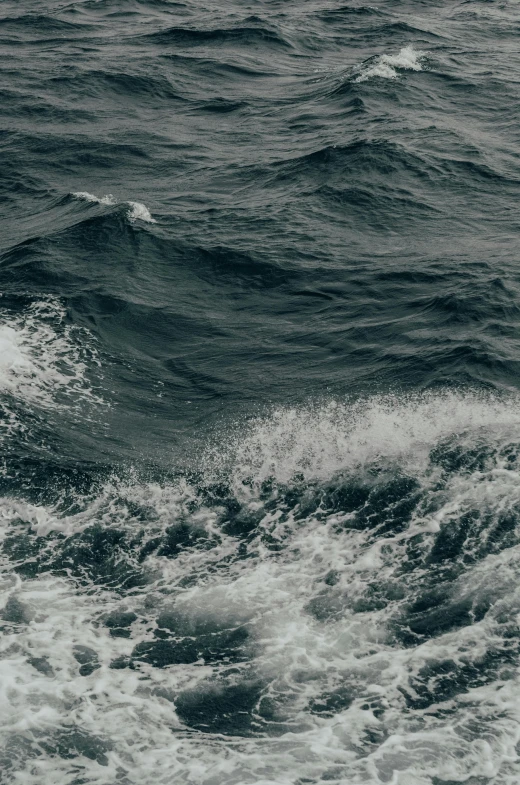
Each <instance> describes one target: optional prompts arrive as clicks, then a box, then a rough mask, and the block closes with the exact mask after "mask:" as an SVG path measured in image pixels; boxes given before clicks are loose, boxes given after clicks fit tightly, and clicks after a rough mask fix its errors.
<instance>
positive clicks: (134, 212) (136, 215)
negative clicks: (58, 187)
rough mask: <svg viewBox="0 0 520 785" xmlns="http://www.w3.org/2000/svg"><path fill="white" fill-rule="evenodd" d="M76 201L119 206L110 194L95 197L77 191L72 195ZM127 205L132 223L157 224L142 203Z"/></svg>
mask: <svg viewBox="0 0 520 785" xmlns="http://www.w3.org/2000/svg"><path fill="white" fill-rule="evenodd" d="M72 196H74V197H75V198H76V199H82V200H83V201H85V202H95V203H97V204H106V205H116V204H119V201H118V200H117V199H115V198H114V197H113V196H112V194H106V195H105V196H101V197H99V196H95V195H94V194H91V193H88V191H77V192H75V193H73V194H72ZM126 204H127V205H128V207H129V209H128V218H129V220H130V221H132V223H133V222H134V221H144V222H145V223H151V224H154V223H157V221H156V220H155V218H152V216H151V214H150V211H149V210H148V208H147V207H146V205H144V204H142V202H130V201H128V202H126Z"/></svg>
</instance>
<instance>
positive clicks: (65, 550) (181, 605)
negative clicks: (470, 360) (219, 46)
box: [0, 393, 520, 785]
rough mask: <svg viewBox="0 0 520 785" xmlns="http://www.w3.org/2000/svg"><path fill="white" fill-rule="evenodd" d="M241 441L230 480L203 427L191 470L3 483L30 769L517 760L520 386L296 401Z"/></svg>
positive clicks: (20, 708)
mask: <svg viewBox="0 0 520 785" xmlns="http://www.w3.org/2000/svg"><path fill="white" fill-rule="evenodd" d="M223 441H224V442H225V446H224V448H223V451H224V453H225V454H226V459H227V461H228V466H229V468H228V473H227V480H225V477H224V475H223V473H222V472H217V471H215V470H213V468H212V460H213V454H212V451H211V450H209V451H208V456H207V457H206V466H207V469H206V474H205V476H200V477H199V478H198V479H195V478H193V477H192V478H191V479H190V478H184V479H179V480H176V481H172V482H170V483H164V482H162V483H150V482H142V481H141V480H140V479H139V477H138V476H134V477H129V478H127V479H126V480H123V479H121V480H118V479H117V478H112V480H111V481H110V482H107V484H106V485H105V487H104V488H103V489H102V491H101V492H99V491H97V490H96V491H93V494H92V495H91V496H86V497H80V496H79V495H77V496H76V498H72V500H71V501H70V503H69V504H70V506H69V508H67V506H66V503H65V502H63V503H60V504H57V505H56V506H54V507H51V506H49V505H39V504H36V503H34V502H30V501H28V500H27V499H24V498H23V494H21V493H20V494H19V498H13V494H12V493H11V494H10V496H9V498H7V497H6V498H4V499H3V500H2V501H1V503H0V535H1V538H2V546H1V559H2V567H3V569H2V583H1V585H0V591H1V597H0V617H1V619H2V621H1V624H2V626H3V636H2V638H0V652H1V656H0V675H1V677H2V678H1V679H0V684H1V685H4V686H3V690H4V694H3V696H2V700H3V704H2V705H3V706H4V707H5V708H4V710H3V712H2V717H1V721H0V737H1V741H2V746H1V750H2V752H1V753H0V759H1V763H2V768H3V770H4V771H6V772H7V774H8V775H10V774H11V773H12V781H13V782H15V781H17V780H16V779H15V772H16V776H17V777H18V781H23V782H24V783H29V785H32V784H33V783H37V782H38V783H39V782H41V780H42V777H43V776H44V777H45V778H47V779H48V778H51V779H52V781H53V782H56V783H58V785H61V784H62V783H63V785H65V783H69V782H70V781H71V777H72V776H79V775H78V772H81V776H82V778H83V779H86V781H89V782H96V783H106V784H107V785H108V783H111V782H114V781H117V778H119V779H121V780H122V781H126V782H129V783H152V782H158V783H164V784H165V785H166V783H171V781H172V780H175V781H182V782H189V783H198V784H200V783H202V784H203V785H220V784H221V783H222V785H223V784H224V783H230V782H231V783H237V785H238V783H251V785H253V784H255V785H256V784H257V783H264V784H265V785H267V783H269V784H270V785H275V784H276V785H279V784H280V783H287V785H289V783H291V785H293V783H295V782H303V781H306V782H312V783H321V782H332V783H336V785H345V784H346V783H350V782H360V783H361V782H362V783H368V784H369V785H382V784H383V783H389V782H394V783H398V784H399V785H403V784H406V785H408V783H414V785H415V783H420V784H421V785H433V784H434V783H435V785H436V784H437V783H439V782H443V781H452V782H462V781H470V782H471V781H472V778H475V781H476V780H477V779H478V780H479V782H480V781H484V782H485V781H487V780H489V781H490V782H493V781H497V779H496V778H499V780H498V781H500V783H501V785H502V784H503V783H504V784H505V785H513V783H516V782H517V781H518V776H519V774H520V763H519V759H518V754H517V752H516V745H517V744H518V743H519V742H520V710H519V708H518V707H519V706H520V680H519V678H518V666H519V665H520V591H519V589H518V585H519V580H518V577H519V573H520V401H519V400H518V398H517V397H515V396H509V397H508V398H500V397H498V396H495V397H494V396H480V395H477V394H473V395H472V394H462V393H461V394H455V393H444V394H440V393H435V394H430V395H422V396H411V397H398V396H386V397H384V396H381V397H378V398H372V399H368V400H365V401H360V402H355V403H345V402H332V403H328V404H325V405H320V406H309V407H305V408H292V409H278V410H275V411H273V412H272V413H271V414H270V415H269V416H266V417H264V418H258V419H256V420H254V421H252V422H251V423H249V425H246V426H244V425H241V426H239V425H237V426H236V428H235V430H234V431H233V430H231V432H230V431H229V430H227V431H226V433H225V438H224V439H223ZM215 451H216V448H215ZM65 496H67V494H65ZM68 497H71V494H70V493H68ZM494 778H495V779H494Z"/></svg>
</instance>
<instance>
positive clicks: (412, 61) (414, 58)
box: [354, 45, 427, 82]
mask: <svg viewBox="0 0 520 785" xmlns="http://www.w3.org/2000/svg"><path fill="white" fill-rule="evenodd" d="M426 54H427V53H426V52H420V51H417V50H416V49H414V48H413V46H411V45H409V46H405V47H403V48H402V49H401V50H400V51H399V52H398V53H397V54H396V55H386V54H384V55H379V56H378V57H376V58H375V59H373V60H371V61H370V62H368V63H365V64H364V65H362V66H361V67H360V69H359V70H360V73H359V74H358V76H357V77H356V78H355V79H354V82H366V81H367V79H373V78H375V77H379V78H380V79H396V78H397V77H398V75H399V71H422V70H423V64H424V58H425V57H426Z"/></svg>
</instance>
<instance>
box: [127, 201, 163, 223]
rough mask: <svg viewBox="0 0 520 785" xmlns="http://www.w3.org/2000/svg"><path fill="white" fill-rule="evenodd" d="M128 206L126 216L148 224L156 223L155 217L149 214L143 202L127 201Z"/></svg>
mask: <svg viewBox="0 0 520 785" xmlns="http://www.w3.org/2000/svg"><path fill="white" fill-rule="evenodd" d="M128 206H129V207H130V210H129V211H128V218H129V219H130V220H131V221H136V220H139V221H146V223H149V224H155V223H157V221H156V220H155V218H152V216H151V215H150V211H149V210H148V208H147V207H146V206H145V205H144V204H141V202H128Z"/></svg>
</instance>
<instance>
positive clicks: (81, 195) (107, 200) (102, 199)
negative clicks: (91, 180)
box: [72, 191, 117, 205]
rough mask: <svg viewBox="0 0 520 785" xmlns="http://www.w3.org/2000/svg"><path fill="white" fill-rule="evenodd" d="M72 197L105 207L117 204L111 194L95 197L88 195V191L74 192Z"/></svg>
mask: <svg viewBox="0 0 520 785" xmlns="http://www.w3.org/2000/svg"><path fill="white" fill-rule="evenodd" d="M72 196H74V197H75V198H76V199H82V200H83V201H84V202H95V203H96V204H107V205H114V204H117V199H115V198H114V197H113V196H112V194H105V196H95V195H94V194H90V193H89V192H88V191H75V192H74V193H73V194H72Z"/></svg>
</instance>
